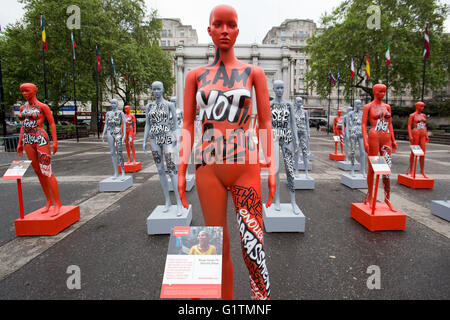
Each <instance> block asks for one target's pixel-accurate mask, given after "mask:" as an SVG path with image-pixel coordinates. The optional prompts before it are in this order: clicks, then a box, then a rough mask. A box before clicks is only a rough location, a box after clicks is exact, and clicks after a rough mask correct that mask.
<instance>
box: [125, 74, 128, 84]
mask: <svg viewBox="0 0 450 320" xmlns="http://www.w3.org/2000/svg"><path fill="white" fill-rule="evenodd" d="M125 77H126V78H127V83H128V73H125Z"/></svg>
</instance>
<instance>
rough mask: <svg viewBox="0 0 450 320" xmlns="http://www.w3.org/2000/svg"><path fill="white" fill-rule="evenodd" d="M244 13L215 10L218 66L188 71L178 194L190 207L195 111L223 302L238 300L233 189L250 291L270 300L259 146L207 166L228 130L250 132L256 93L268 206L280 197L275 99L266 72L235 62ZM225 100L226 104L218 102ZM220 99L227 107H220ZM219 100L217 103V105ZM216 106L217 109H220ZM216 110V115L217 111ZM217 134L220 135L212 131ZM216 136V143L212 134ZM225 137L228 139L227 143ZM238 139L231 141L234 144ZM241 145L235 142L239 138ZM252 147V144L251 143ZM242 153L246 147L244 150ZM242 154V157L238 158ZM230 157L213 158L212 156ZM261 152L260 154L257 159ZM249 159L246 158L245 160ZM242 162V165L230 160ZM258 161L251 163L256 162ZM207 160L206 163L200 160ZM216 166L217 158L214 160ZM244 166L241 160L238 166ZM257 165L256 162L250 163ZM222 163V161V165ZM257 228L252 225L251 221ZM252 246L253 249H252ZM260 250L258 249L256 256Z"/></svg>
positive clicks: (201, 191)
mask: <svg viewBox="0 0 450 320" xmlns="http://www.w3.org/2000/svg"><path fill="white" fill-rule="evenodd" d="M237 20H238V19H237V13H236V11H235V10H234V9H233V8H232V7H230V6H227V5H220V6H217V7H215V8H214V9H213V10H212V12H211V15H210V20H209V27H208V33H209V35H210V36H211V38H212V40H213V42H214V44H215V47H216V55H215V59H214V62H213V63H212V64H210V65H208V66H203V67H198V68H196V69H193V70H191V71H189V73H188V74H187V76H186V82H185V83H186V87H185V90H184V122H183V131H182V136H181V147H180V165H179V170H178V191H179V194H180V198H181V201H182V202H183V205H184V206H185V207H186V208H187V207H188V203H187V201H186V195H185V189H186V168H187V165H188V162H189V157H190V150H191V149H192V145H193V142H194V120H195V116H196V106H197V105H198V106H199V118H200V120H201V121H202V136H203V140H202V139H200V141H199V144H198V145H197V147H196V151H195V154H196V161H195V164H196V184H197V191H198V196H199V199H200V203H201V207H202V211H203V218H204V221H205V225H207V226H222V227H223V235H224V239H223V272H222V298H223V299H232V298H233V264H232V261H231V256H230V237H229V232H228V226H227V197H228V190H229V191H231V192H232V195H233V200H234V205H235V210H236V215H237V218H238V222H239V228H240V233H241V242H242V253H243V256H244V261H245V263H246V265H247V268H248V270H249V273H250V285H251V288H252V293H253V297H254V298H256V299H269V298H270V282H269V274H268V271H267V267H266V264H265V256H266V254H265V252H264V249H263V237H262V228H263V225H262V201H261V180H260V164H259V162H258V151H257V150H258V146H257V145H256V148H255V146H254V145H253V146H251V143H246V144H245V146H244V147H242V146H241V145H240V146H238V149H237V150H236V149H233V150H234V151H235V153H234V154H231V156H230V155H229V154H228V155H227V156H226V157H223V159H218V160H215V162H216V163H209V160H207V161H205V158H208V157H205V153H207V152H208V150H210V149H208V147H210V146H212V145H214V144H216V145H217V144H218V143H219V141H222V142H223V144H222V146H220V148H221V149H220V150H223V151H228V150H229V149H230V148H229V145H230V144H234V142H229V143H227V142H228V141H229V136H228V135H229V132H230V131H231V130H233V129H236V130H243V131H244V132H246V133H247V132H248V129H249V127H250V120H249V119H250V118H251V117H250V116H249V115H251V108H252V105H251V102H252V99H251V92H252V87H254V89H255V94H256V102H257V108H258V125H259V133H260V141H261V143H262V148H263V151H264V154H265V156H266V159H267V160H268V162H269V163H270V167H269V182H268V184H269V198H268V200H267V203H266V206H267V207H268V206H270V205H271V204H272V199H273V197H274V194H275V189H276V180H275V172H276V171H275V165H274V163H275V161H274V155H273V153H272V150H273V139H272V123H271V113H270V104H269V99H268V98H269V95H268V90H267V82H266V77H265V74H264V71H263V70H262V69H261V68H259V67H256V66H253V65H248V64H245V63H243V62H241V61H239V60H237V59H236V57H235V55H234V47H233V46H234V43H235V41H236V38H237V36H238V34H239V29H238V27H237ZM219 99H220V100H219ZM219 101H220V103H219ZM216 102H217V103H216ZM216 107H217V108H216ZM211 111H212V112H211ZM210 129H213V130H210ZM211 131H213V132H212V137H211V134H209V133H210V132H211ZM224 137H226V140H225V141H224V140H223V138H224ZM231 140H232V139H231ZM233 141H234V140H233ZM246 141H251V139H248V140H246ZM239 147H241V149H239ZM238 151H243V152H239V153H240V154H239V155H238ZM224 153H225V152H222V151H220V152H218V151H216V152H211V153H210V155H212V157H213V158H217V157H219V158H220V157H221V155H222V154H224ZM253 153H254V155H253ZM242 154H244V155H243V156H242ZM236 157H238V158H239V157H241V158H239V159H238V161H235V162H238V163H230V162H229V160H230V158H231V160H233V159H235V158H236ZM252 157H253V159H256V161H253V162H252V161H251V158H252ZM199 160H200V161H199ZM213 160H214V159H213ZM239 160H242V161H239ZM249 160H250V161H249ZM220 161H222V163H220ZM249 221H251V222H252V224H250V222H249ZM250 243H252V245H250ZM253 249H255V250H256V251H253Z"/></svg>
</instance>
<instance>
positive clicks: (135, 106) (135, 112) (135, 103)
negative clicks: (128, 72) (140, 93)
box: [133, 79, 137, 117]
mask: <svg viewBox="0 0 450 320" xmlns="http://www.w3.org/2000/svg"><path fill="white" fill-rule="evenodd" d="M133 80H134V116H135V117H136V114H137V111H136V108H137V102H136V79H133Z"/></svg>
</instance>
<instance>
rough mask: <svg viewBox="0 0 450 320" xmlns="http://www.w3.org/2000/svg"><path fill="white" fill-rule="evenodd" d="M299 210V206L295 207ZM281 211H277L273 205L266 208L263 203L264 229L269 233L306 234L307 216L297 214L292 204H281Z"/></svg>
mask: <svg viewBox="0 0 450 320" xmlns="http://www.w3.org/2000/svg"><path fill="white" fill-rule="evenodd" d="M295 206H296V207H297V208H298V206H297V205H295ZM280 207H281V210H280V211H277V210H275V205H274V204H272V205H271V206H270V207H269V208H266V204H265V203H263V220H264V228H265V229H266V231H267V232H305V220H306V219H305V216H304V215H303V212H301V210H300V209H298V210H300V214H295V213H294V212H293V211H292V205H291V204H290V203H281V204H280Z"/></svg>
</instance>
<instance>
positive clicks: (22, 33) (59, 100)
mask: <svg viewBox="0 0 450 320" xmlns="http://www.w3.org/2000/svg"><path fill="white" fill-rule="evenodd" d="M19 1H20V2H21V3H23V4H24V10H25V14H24V16H23V18H22V19H21V20H19V21H17V22H16V23H14V24H11V25H8V26H7V27H6V28H5V29H4V33H3V34H2V35H1V36H0V56H1V57H2V61H3V64H2V67H3V80H4V86H5V88H6V90H5V100H6V102H7V104H8V105H11V104H14V103H16V101H23V97H22V96H21V94H20V91H19V86H20V84H21V83H23V82H32V83H35V84H36V85H37V86H38V96H39V99H40V100H41V101H44V90H43V67H42V40H41V31H40V16H41V14H42V15H43V17H44V24H45V31H46V35H47V46H48V52H46V53H45V63H46V75H47V90H48V98H49V99H48V103H49V105H50V106H51V108H52V110H53V113H54V115H57V112H58V110H59V107H61V106H63V105H65V104H66V103H67V102H68V101H72V99H73V86H72V60H71V59H72V47H71V46H72V43H71V38H70V34H71V30H69V29H68V27H67V24H66V22H67V20H68V18H69V16H70V13H69V14H68V13H67V12H66V10H67V8H68V7H69V6H70V5H76V6H78V7H79V8H80V14H81V15H80V22H81V24H80V29H75V30H73V34H74V39H75V42H76V48H75V51H76V63H75V70H76V73H75V76H76V95H77V97H76V98H77V101H81V102H84V103H87V102H92V103H93V105H92V111H93V114H92V116H93V119H95V118H96V114H95V109H96V108H95V105H94V104H95V101H96V86H95V75H96V71H95V70H96V68H97V60H96V51H95V48H96V46H97V47H98V49H99V53H100V57H101V67H102V69H101V71H100V77H99V80H100V81H99V85H100V91H101V92H102V93H103V94H105V93H106V92H108V93H110V87H111V75H112V72H111V68H112V67H111V60H110V57H111V56H112V57H113V58H114V61H115V68H116V71H117V74H118V76H117V78H114V77H113V78H112V80H113V82H114V86H113V87H114V93H115V94H117V95H118V96H119V97H120V98H121V99H122V100H123V102H124V104H134V100H133V99H132V97H133V94H134V91H133V90H134V85H133V80H136V83H137V87H136V93H137V94H140V93H143V92H146V91H147V90H148V89H149V88H150V86H151V83H152V82H153V81H155V80H159V81H162V82H163V83H164V86H165V87H166V88H168V90H169V91H170V89H171V88H172V86H173V83H174V79H173V76H172V72H171V71H172V70H171V68H172V64H171V57H170V55H169V54H168V53H166V52H164V51H163V50H162V49H161V48H160V47H159V44H158V40H159V37H160V31H161V29H162V23H161V21H160V20H159V19H157V18H156V16H157V12H156V10H149V13H148V14H147V9H146V7H145V4H144V1H143V0H19ZM126 74H128V75H129V79H130V84H131V85H127V84H126V81H125V75H126ZM95 128H96V121H91V129H95Z"/></svg>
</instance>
